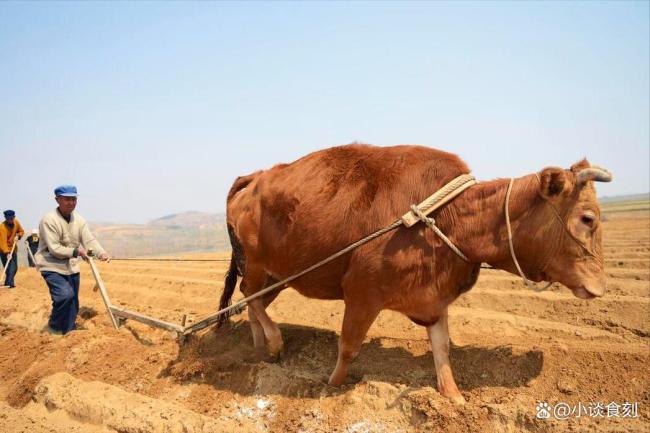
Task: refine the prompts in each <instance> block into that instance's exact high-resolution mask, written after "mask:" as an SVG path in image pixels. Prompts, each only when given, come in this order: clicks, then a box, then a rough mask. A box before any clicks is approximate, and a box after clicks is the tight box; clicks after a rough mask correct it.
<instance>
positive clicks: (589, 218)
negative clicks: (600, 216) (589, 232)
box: [580, 214, 596, 228]
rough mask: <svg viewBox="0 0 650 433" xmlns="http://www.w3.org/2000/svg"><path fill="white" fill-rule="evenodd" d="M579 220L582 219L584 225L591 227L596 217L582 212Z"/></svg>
mask: <svg viewBox="0 0 650 433" xmlns="http://www.w3.org/2000/svg"><path fill="white" fill-rule="evenodd" d="M580 221H582V223H583V224H584V225H586V226H588V227H592V228H593V226H594V222H595V221H596V217H595V216H593V215H589V214H584V215H583V216H581V217H580Z"/></svg>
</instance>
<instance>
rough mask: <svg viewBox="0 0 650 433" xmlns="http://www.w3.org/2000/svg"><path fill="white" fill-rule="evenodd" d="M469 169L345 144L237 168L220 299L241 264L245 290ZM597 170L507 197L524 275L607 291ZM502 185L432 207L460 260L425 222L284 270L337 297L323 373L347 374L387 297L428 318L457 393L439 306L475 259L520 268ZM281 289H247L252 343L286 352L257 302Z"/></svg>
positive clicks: (475, 265)
mask: <svg viewBox="0 0 650 433" xmlns="http://www.w3.org/2000/svg"><path fill="white" fill-rule="evenodd" d="M465 173H469V169H468V167H467V165H465V163H464V162H463V161H461V160H460V158H458V157H457V156H455V155H453V154H450V153H446V152H442V151H439V150H434V149H430V148H426V147H421V146H395V147H373V146H368V145H356V144H354V145H348V146H342V147H334V148H330V149H325V150H322V151H319V152H315V153H312V154H309V155H307V156H305V157H303V158H301V159H299V160H297V161H295V162H293V163H291V164H282V165H276V166H275V167H273V168H271V169H269V170H266V171H259V172H256V173H253V174H251V175H249V176H244V177H240V178H238V179H237V180H236V181H235V183H234V185H233V187H232V189H231V190H230V193H229V195H228V203H227V222H228V229H229V233H230V236H231V243H232V246H233V256H232V260H231V265H230V271H229V273H228V275H227V277H226V284H225V289H224V293H223V295H222V297H221V307H222V308H223V307H225V306H227V305H228V304H229V302H230V299H231V297H232V294H233V291H234V287H235V285H236V281H237V276H238V275H241V276H242V277H243V279H242V282H241V285H240V288H241V291H242V292H243V293H244V294H245V295H246V296H249V295H251V294H254V293H255V292H257V291H259V290H261V289H262V288H264V287H266V286H268V285H269V284H270V283H271V282H274V281H278V280H282V279H284V278H287V277H289V276H292V275H293V274H296V273H298V272H299V271H302V270H303V269H305V268H307V267H309V266H311V265H313V264H314V263H317V262H318V261H320V260H322V259H324V258H326V257H328V256H330V255H331V254H333V253H335V252H338V251H339V250H341V249H343V248H344V247H346V246H348V245H349V244H351V243H353V242H355V241H357V240H359V239H361V238H363V237H365V236H366V235H368V234H370V233H372V232H374V231H375V230H377V229H379V228H383V227H385V226H388V225H389V224H391V223H392V222H394V221H395V220H396V219H398V218H399V217H400V216H401V215H403V214H404V213H405V212H407V211H408V210H409V206H410V205H411V204H417V203H420V202H421V201H422V200H423V199H425V198H426V197H428V196H429V195H431V194H432V193H434V192H435V191H437V190H438V189H439V188H440V187H441V186H443V185H444V184H445V183H447V182H449V181H450V180H451V179H453V178H455V177H456V176H459V175H461V174H465ZM592 180H603V181H607V180H609V179H608V176H607V173H606V172H604V171H602V170H599V169H595V168H594V169H592V168H590V165H589V163H588V162H587V161H586V160H583V161H580V162H578V163H576V164H574V165H573V166H572V167H571V168H570V169H568V170H565V169H561V168H555V167H549V168H545V169H543V170H542V171H540V172H539V173H536V174H535V173H534V174H530V175H528V176H524V177H521V178H518V179H516V180H515V182H514V185H513V188H512V192H511V197H510V203H509V213H510V219H511V225H512V233H513V242H514V249H515V252H516V256H517V258H518V260H519V263H520V265H521V267H522V269H523V272H524V274H525V275H526V277H528V278H529V279H531V280H534V281H542V280H545V281H557V282H560V283H562V284H564V285H565V286H567V287H569V288H570V289H571V290H572V291H573V293H574V294H575V295H576V296H578V297H580V298H593V297H595V296H602V295H603V294H604V292H605V273H604V271H603V258H602V248H601V226H600V208H599V206H598V202H597V200H596V195H595V190H594V188H593V185H592V182H591V181H592ZM507 185H508V180H504V179H499V180H494V181H489V182H482V183H479V184H477V185H475V186H472V187H471V188H469V189H468V190H466V191H465V192H463V193H462V194H461V195H460V196H459V197H457V198H455V199H454V200H453V201H452V202H451V203H450V204H448V205H446V206H444V207H443V208H441V209H439V210H437V211H435V212H434V213H433V214H432V215H431V216H433V217H434V218H435V220H436V224H437V226H438V227H439V228H440V229H441V230H442V232H443V233H445V234H447V236H448V237H449V238H450V239H451V240H452V241H453V242H454V243H455V244H456V245H457V246H458V247H459V248H460V250H461V251H462V252H464V253H465V255H466V256H467V257H468V258H469V262H466V261H464V260H462V259H461V258H459V257H458V256H457V255H456V254H454V253H453V252H452V251H451V250H450V248H449V247H448V246H447V245H445V244H444V243H443V242H442V241H441V240H440V239H439V238H438V237H437V236H436V235H435V234H434V233H433V232H432V231H431V230H429V229H428V228H427V227H426V226H425V225H424V224H421V223H420V224H416V225H415V226H413V227H411V228H406V227H405V226H400V227H399V228H397V229H396V230H393V231H391V232H389V233H387V234H385V235H383V236H381V237H379V238H377V239H375V240H373V241H371V242H369V243H367V244H365V245H363V246H361V247H359V248H358V249H356V250H354V251H352V252H351V253H349V254H346V255H344V256H342V257H340V258H338V259H336V260H335V261H333V262H331V263H329V264H327V265H325V266H323V267H321V268H319V269H316V270H314V271H312V272H310V273H308V274H306V275H304V276H302V277H300V278H299V279H297V280H294V281H293V282H291V286H292V287H293V288H295V289H296V290H298V292H300V293H301V294H302V295H304V296H307V297H309V298H318V299H343V300H344V301H345V313H344V316H343V326H342V330H341V337H340V340H339V352H338V360H337V363H336V367H335V368H334V371H333V372H332V374H331V376H330V379H329V383H330V384H331V385H334V386H337V385H341V384H342V383H343V381H344V379H345V376H346V372H347V368H348V364H349V362H350V361H351V360H352V359H353V358H354V357H355V356H356V354H357V353H358V351H359V348H360V346H361V344H362V342H363V339H364V337H365V335H366V332H367V331H368V328H369V327H370V325H371V324H372V323H373V321H374V320H375V318H376V317H377V315H378V314H379V312H380V311H381V310H382V309H390V310H394V311H399V312H401V313H403V314H405V315H406V316H408V317H409V318H410V319H411V320H412V321H414V322H415V323H417V324H420V325H422V326H425V327H426V329H427V333H428V335H429V339H430V341H431V347H432V351H433V358H434V364H435V369H436V376H437V383H438V389H439V390H440V392H441V393H442V394H443V395H445V396H447V397H449V398H451V399H453V400H454V401H457V402H463V401H464V399H463V397H462V395H461V394H460V392H459V391H458V388H457V386H456V383H455V381H454V378H453V376H452V372H451V367H450V364H449V355H448V353H449V333H448V326H447V306H448V305H449V304H450V303H451V302H453V301H454V300H455V299H456V298H457V297H458V296H459V295H460V294H461V293H463V292H466V291H467V290H469V289H470V288H471V287H472V286H473V285H474V283H475V282H476V279H477V277H478V274H479V271H480V267H481V263H489V264H490V265H492V266H494V267H496V268H499V269H503V270H506V271H509V272H512V273H515V274H516V273H517V271H516V269H515V267H514V265H513V260H512V258H511V255H510V253H509V248H508V240H507V239H508V238H507V232H506V224H505V216H504V204H505V195H506V188H507ZM278 292H279V290H278V291H275V292H272V293H270V294H267V295H265V297H261V298H257V299H255V300H253V301H251V302H250V303H249V313H248V314H249V317H250V324H251V329H252V333H253V342H254V345H255V347H256V348H259V349H263V348H264V346H265V343H266V342H268V350H269V351H270V352H271V354H274V355H277V354H278V353H279V352H280V351H281V350H282V346H283V342H282V336H281V334H280V329H279V328H278V326H277V324H276V323H275V322H273V321H272V320H271V319H270V318H269V316H268V314H267V313H266V311H265V308H266V307H267V306H268V304H269V303H271V302H272V301H273V299H275V297H276V296H277V293H278ZM265 339H266V342H265Z"/></svg>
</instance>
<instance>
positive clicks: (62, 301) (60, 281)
mask: <svg viewBox="0 0 650 433" xmlns="http://www.w3.org/2000/svg"><path fill="white" fill-rule="evenodd" d="M54 196H55V200H56V202H57V204H58V205H59V206H58V207H57V208H56V210H54V211H53V212H50V213H48V214H47V215H45V216H44V217H43V219H42V220H41V223H40V225H39V232H40V235H41V239H40V242H39V245H38V251H37V252H36V256H35V259H36V267H37V268H38V270H39V271H40V272H41V275H43V278H44V279H45V282H46V283H47V286H48V288H49V289H50V296H51V297H52V313H51V314H50V319H49V321H48V331H49V332H50V333H51V334H54V335H63V334H67V333H68V332H70V331H72V330H73V329H75V328H76V325H75V320H76V319H77V313H78V312H79V262H80V260H82V259H85V258H87V257H88V252H87V250H88V249H91V250H93V254H94V255H95V256H97V258H99V260H102V261H106V260H109V256H108V254H107V253H106V251H104V249H103V248H102V246H101V245H100V244H99V242H97V240H96V239H95V237H94V236H93V234H92V233H91V232H90V228H89V227H88V224H87V223H86V220H85V219H83V217H82V216H81V215H79V214H78V213H76V212H74V209H75V207H76V206H77V187H75V186H73V185H62V186H59V187H57V188H56V189H55V190H54Z"/></svg>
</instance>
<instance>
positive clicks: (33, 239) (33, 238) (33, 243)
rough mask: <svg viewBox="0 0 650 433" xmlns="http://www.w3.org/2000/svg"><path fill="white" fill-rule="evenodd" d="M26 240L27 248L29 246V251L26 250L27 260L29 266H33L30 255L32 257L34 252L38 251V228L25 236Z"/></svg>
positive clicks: (34, 265)
mask: <svg viewBox="0 0 650 433" xmlns="http://www.w3.org/2000/svg"><path fill="white" fill-rule="evenodd" d="M26 242H27V248H29V251H28V252H27V261H28V262H29V267H30V268H34V267H36V264H35V263H34V260H32V257H34V254H36V251H38V229H33V230H32V234H31V235H29V236H27V240H26ZM30 252H31V254H30Z"/></svg>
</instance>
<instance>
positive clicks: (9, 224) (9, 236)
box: [0, 209, 25, 289]
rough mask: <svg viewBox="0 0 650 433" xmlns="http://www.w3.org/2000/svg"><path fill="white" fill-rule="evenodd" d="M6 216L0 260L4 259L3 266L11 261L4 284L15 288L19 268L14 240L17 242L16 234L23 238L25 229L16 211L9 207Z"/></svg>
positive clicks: (0, 234) (1, 226)
mask: <svg viewBox="0 0 650 433" xmlns="http://www.w3.org/2000/svg"><path fill="white" fill-rule="evenodd" d="M4 216H5V220H4V222H3V223H2V224H0V260H2V267H3V268H4V267H5V266H7V262H9V265H8V266H7V275H6V277H5V284H4V285H5V286H7V287H9V288H10V289H13V288H14V287H16V283H15V282H14V277H15V276H16V271H17V270H18V254H16V251H14V242H16V236H18V239H20V238H22V237H23V235H24V234H25V231H24V230H23V228H22V226H21V225H20V223H19V222H18V220H17V219H16V212H14V211H13V210H11V209H7V210H6V211H4Z"/></svg>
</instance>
